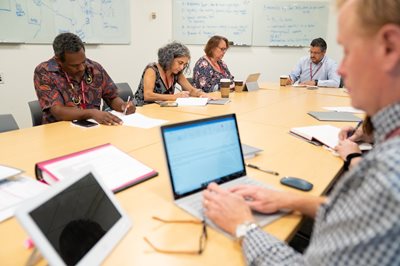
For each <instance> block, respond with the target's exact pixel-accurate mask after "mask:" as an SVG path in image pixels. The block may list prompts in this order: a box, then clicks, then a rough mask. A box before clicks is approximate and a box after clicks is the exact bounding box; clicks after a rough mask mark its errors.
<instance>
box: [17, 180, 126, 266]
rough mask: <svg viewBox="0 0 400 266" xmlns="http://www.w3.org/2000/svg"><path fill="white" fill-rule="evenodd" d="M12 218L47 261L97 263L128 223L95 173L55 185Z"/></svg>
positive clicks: (26, 203) (122, 234)
mask: <svg viewBox="0 0 400 266" xmlns="http://www.w3.org/2000/svg"><path fill="white" fill-rule="evenodd" d="M16 217H17V219H18V221H19V222H20V224H21V225H22V226H23V227H24V228H25V229H26V231H27V232H28V234H29V235H30V237H31V238H32V240H33V242H34V243H35V245H36V247H37V248H38V249H39V250H40V252H41V253H42V256H43V257H44V258H46V260H47V261H48V264H49V265H99V264H100V263H101V262H102V261H103V260H104V258H105V257H106V256H107V255H108V254H109V253H110V252H111V250H112V249H113V248H114V247H115V245H116V244H117V243H118V242H119V241H120V240H121V239H122V237H123V236H124V235H125V234H126V233H127V231H128V230H129V228H130V227H131V221H130V219H129V217H128V216H127V215H126V214H125V213H124V211H123V210H122V209H121V207H120V206H119V205H118V203H117V201H116V200H115V198H114V195H113V194H112V192H111V190H110V189H108V188H107V187H106V186H105V185H104V184H103V183H102V181H101V180H100V179H99V178H97V177H96V174H95V173H94V172H92V173H88V174H86V175H84V176H83V177H77V178H75V177H74V178H68V179H65V180H62V181H60V182H58V183H56V184H55V185H54V186H52V188H51V189H48V190H46V191H45V192H44V193H43V194H41V195H39V196H37V197H36V198H33V199H30V200H29V201H26V202H25V203H23V204H22V205H21V207H20V208H19V209H17V212H16Z"/></svg>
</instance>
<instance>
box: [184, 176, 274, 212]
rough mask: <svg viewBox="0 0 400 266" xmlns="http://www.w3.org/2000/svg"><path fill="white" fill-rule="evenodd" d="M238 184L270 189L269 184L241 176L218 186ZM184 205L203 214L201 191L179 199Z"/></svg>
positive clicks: (224, 186)
mask: <svg viewBox="0 0 400 266" xmlns="http://www.w3.org/2000/svg"><path fill="white" fill-rule="evenodd" d="M238 185H252V186H259V187H264V188H270V189H272V187H271V186H269V185H267V184H265V183H263V182H260V181H257V180H255V179H253V178H249V177H247V176H246V177H242V178H239V179H235V180H232V181H229V182H227V183H224V184H221V185H220V186H221V187H222V188H224V189H227V188H231V187H234V186H238ZM181 202H182V203H183V204H184V205H185V206H188V207H189V208H191V209H192V210H194V211H195V212H196V213H197V214H198V215H199V216H200V217H201V216H203V215H202V213H203V195H202V192H198V193H196V194H195V195H192V196H190V197H187V198H185V199H184V200H182V201H181Z"/></svg>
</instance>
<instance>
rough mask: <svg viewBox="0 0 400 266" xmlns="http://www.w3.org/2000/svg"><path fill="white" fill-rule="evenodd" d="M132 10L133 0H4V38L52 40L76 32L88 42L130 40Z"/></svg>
mask: <svg viewBox="0 0 400 266" xmlns="http://www.w3.org/2000/svg"><path fill="white" fill-rule="evenodd" d="M129 10H130V9H129V0H75V1H71V0H0V25H1V27H0V42H9V43H52V42H53V40H54V38H55V36H57V35H58V34H59V33H62V32H72V33H75V34H76V35H78V36H79V37H80V38H81V39H82V41H84V42H86V43H129V42H130V21H129ZM5 25H6V26H5Z"/></svg>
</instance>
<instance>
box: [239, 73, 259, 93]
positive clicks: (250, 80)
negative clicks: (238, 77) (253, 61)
mask: <svg viewBox="0 0 400 266" xmlns="http://www.w3.org/2000/svg"><path fill="white" fill-rule="evenodd" d="M259 77H260V73H254V74H250V75H249V76H248V77H247V79H246V81H245V83H244V88H243V90H244V91H255V90H258V89H260V87H259V86H258V78H259Z"/></svg>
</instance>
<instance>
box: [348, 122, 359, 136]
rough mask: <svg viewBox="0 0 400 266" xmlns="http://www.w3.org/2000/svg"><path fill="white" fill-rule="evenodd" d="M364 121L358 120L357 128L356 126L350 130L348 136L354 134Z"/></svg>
mask: <svg viewBox="0 0 400 266" xmlns="http://www.w3.org/2000/svg"><path fill="white" fill-rule="evenodd" d="M362 122H363V121H362V120H361V121H360V122H358V124H357V126H356V128H354V130H352V131H349V132H348V134H347V138H350V137H351V136H353V135H354V133H356V131H357V129H358V128H359V127H360V126H361V125H362Z"/></svg>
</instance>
